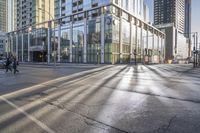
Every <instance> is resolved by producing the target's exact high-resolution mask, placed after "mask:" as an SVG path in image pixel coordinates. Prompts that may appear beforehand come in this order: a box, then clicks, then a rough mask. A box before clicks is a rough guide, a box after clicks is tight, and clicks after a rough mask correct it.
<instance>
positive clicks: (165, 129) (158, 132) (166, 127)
mask: <svg viewBox="0 0 200 133" xmlns="http://www.w3.org/2000/svg"><path fill="white" fill-rule="evenodd" d="M176 117H177V115H175V116H173V117H171V118H170V120H169V121H168V123H167V124H166V125H163V126H161V127H159V128H158V129H157V130H156V131H155V133H166V132H168V131H169V129H170V127H171V125H172V123H173V121H174V120H175V119H176Z"/></svg>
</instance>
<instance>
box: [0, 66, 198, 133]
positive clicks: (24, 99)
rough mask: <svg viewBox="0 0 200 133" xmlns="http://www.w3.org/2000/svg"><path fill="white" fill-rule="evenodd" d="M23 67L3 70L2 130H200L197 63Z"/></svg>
mask: <svg viewBox="0 0 200 133" xmlns="http://www.w3.org/2000/svg"><path fill="white" fill-rule="evenodd" d="M20 71H21V72H20V73H19V74H17V75H13V74H11V73H7V74H6V73H4V72H1V73H0V76H1V77H0V83H1V84H0V93H1V96H0V133H43V132H49V133H199V132H200V87H199V86H200V75H199V74H200V69H199V68H196V69H193V68H192V65H152V66H143V65H139V66H131V65H129V66H126V65H118V66H101V67H91V68H90V67H80V68H73V67H71V68H59V69H56V70H55V69H53V68H40V67H38V68H30V67H23V68H20ZM6 81H8V82H6Z"/></svg>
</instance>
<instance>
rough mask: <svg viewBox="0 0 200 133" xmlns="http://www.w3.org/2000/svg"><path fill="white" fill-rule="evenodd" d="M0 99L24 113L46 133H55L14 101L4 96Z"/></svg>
mask: <svg viewBox="0 0 200 133" xmlns="http://www.w3.org/2000/svg"><path fill="white" fill-rule="evenodd" d="M0 99H1V100H3V101H5V102H6V103H7V104H9V105H10V106H12V107H13V108H15V109H16V110H18V111H19V112H21V113H22V114H24V115H25V116H26V117H27V118H29V119H30V120H32V121H33V122H34V123H36V124H37V125H38V126H39V127H41V128H42V129H43V130H45V131H46V132H48V133H55V131H53V130H52V129H50V128H49V127H48V126H47V125H45V124H44V123H42V122H41V121H39V120H38V119H36V118H35V117H33V116H32V115H29V114H28V113H27V112H25V111H24V110H23V109H21V108H20V107H18V106H17V105H15V104H14V103H12V102H10V101H9V100H7V99H6V98H4V97H3V96H0Z"/></svg>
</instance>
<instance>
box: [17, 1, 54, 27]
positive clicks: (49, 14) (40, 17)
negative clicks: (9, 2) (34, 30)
mask: <svg viewBox="0 0 200 133" xmlns="http://www.w3.org/2000/svg"><path fill="white" fill-rule="evenodd" d="M53 18H54V1H53V0H18V1H17V29H20V28H24V27H27V26H30V25H35V24H37V23H42V22H45V21H48V20H52V19H53Z"/></svg>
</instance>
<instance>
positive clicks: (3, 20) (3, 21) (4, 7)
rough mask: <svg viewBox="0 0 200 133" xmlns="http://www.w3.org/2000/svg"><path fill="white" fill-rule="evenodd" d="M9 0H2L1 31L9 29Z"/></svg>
mask: <svg viewBox="0 0 200 133" xmlns="http://www.w3.org/2000/svg"><path fill="white" fill-rule="evenodd" d="M7 6H8V5H7V0H0V31H3V32H6V31H7V20H8V18H7Z"/></svg>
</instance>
